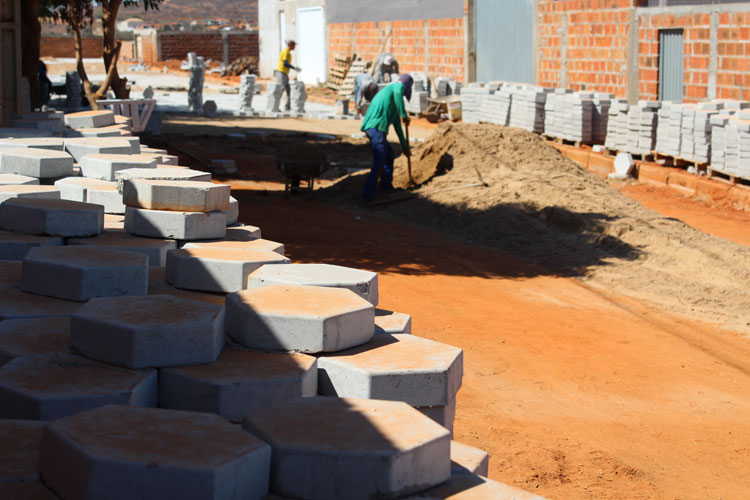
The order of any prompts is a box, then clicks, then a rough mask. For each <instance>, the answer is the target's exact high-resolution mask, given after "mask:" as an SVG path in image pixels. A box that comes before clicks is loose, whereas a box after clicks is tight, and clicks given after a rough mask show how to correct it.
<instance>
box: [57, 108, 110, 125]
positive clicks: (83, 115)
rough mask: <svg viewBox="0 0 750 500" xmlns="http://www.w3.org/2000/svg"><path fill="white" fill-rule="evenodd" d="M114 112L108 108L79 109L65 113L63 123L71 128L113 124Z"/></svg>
mask: <svg viewBox="0 0 750 500" xmlns="http://www.w3.org/2000/svg"><path fill="white" fill-rule="evenodd" d="M114 123H115V114H114V113H113V112H112V111H109V110H96V111H80V112H78V113H66V114H65V125H67V126H68V127H70V128H72V129H79V128H99V127H108V126H110V125H114Z"/></svg>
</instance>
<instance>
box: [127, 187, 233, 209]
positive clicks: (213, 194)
mask: <svg viewBox="0 0 750 500" xmlns="http://www.w3.org/2000/svg"><path fill="white" fill-rule="evenodd" d="M231 189H232V188H231V186H229V185H227V184H214V183H212V182H205V181H204V182H198V181H182V180H179V181H173V180H160V179H126V180H125V181H124V182H123V185H122V197H123V201H124V202H125V204H126V205H128V206H129V207H136V208H148V209H149V210H170V211H174V212H214V211H217V210H227V209H228V208H229V192H230V191H231Z"/></svg>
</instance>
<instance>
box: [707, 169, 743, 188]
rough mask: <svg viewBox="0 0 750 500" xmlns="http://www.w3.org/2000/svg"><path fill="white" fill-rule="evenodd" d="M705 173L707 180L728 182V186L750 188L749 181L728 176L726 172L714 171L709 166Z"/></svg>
mask: <svg viewBox="0 0 750 500" xmlns="http://www.w3.org/2000/svg"><path fill="white" fill-rule="evenodd" d="M706 173H707V174H708V178H709V179H714V180H719V181H723V182H728V183H729V184H732V185H738V186H749V187H750V179H745V178H744V177H738V176H736V175H735V174H728V173H726V172H722V171H721V170H716V169H714V168H712V167H710V166H709V167H708V168H707V170H706Z"/></svg>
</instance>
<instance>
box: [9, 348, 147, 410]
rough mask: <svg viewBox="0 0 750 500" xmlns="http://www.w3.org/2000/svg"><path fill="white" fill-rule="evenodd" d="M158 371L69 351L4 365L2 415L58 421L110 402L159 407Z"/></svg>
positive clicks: (27, 358) (18, 360) (14, 361)
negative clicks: (157, 402) (119, 365)
mask: <svg viewBox="0 0 750 500" xmlns="http://www.w3.org/2000/svg"><path fill="white" fill-rule="evenodd" d="M156 391H157V376H156V370H137V371H136V370H127V369H124V368H120V367H117V366H112V365H108V364H105V363H99V362H98V361H92V360H90V359H86V358H82V357H80V356H76V355H73V354H67V353H50V354H37V355H34V356H22V357H19V358H16V359H14V360H12V361H9V362H8V363H6V364H5V365H3V366H2V367H0V418H16V419H26V420H55V419H58V418H62V417H65V416H68V415H72V414H74V413H78V412H80V411H85V410H88V409H91V408H96V407H97V406H103V405H106V404H121V405H133V406H156V401H157V393H156Z"/></svg>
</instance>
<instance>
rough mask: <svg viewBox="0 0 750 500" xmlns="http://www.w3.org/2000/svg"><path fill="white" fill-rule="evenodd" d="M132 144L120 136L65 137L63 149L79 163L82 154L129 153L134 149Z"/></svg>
mask: <svg viewBox="0 0 750 500" xmlns="http://www.w3.org/2000/svg"><path fill="white" fill-rule="evenodd" d="M134 149H135V148H134V147H133V144H132V143H131V142H130V141H129V140H128V139H126V138H120V137H76V138H72V139H65V151H67V152H68V153H70V154H71V155H72V156H73V158H75V160H76V161H77V162H78V163H80V162H81V160H82V159H83V157H84V156H87V155H97V154H115V155H130V154H135V153H138V152H139V151H140V146H139V147H138V150H139V151H135V150H134Z"/></svg>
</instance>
